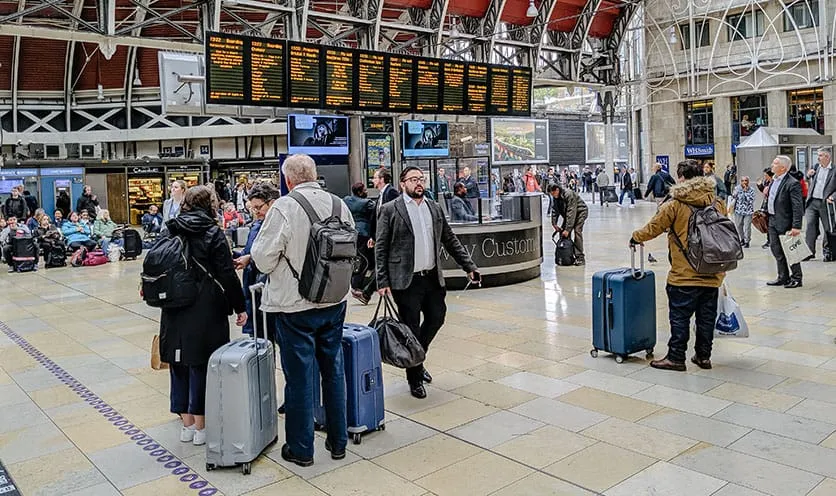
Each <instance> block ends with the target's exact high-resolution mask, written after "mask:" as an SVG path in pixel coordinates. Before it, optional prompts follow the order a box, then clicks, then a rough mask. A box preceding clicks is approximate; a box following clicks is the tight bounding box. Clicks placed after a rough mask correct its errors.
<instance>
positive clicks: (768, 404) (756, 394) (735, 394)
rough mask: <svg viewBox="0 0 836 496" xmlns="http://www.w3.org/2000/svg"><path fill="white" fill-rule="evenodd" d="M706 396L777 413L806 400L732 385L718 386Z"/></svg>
mask: <svg viewBox="0 0 836 496" xmlns="http://www.w3.org/2000/svg"><path fill="white" fill-rule="evenodd" d="M706 395H708V396H711V397H712V398H720V399H723V400H728V401H734V402H736V403H743V404H745V405H749V406H756V407H758V408H766V409H767V410H774V411H776V412H786V411H787V410H789V409H790V408H792V407H793V406H795V405H797V404H799V403H800V402H801V401H802V400H803V399H804V398H801V397H799V396H790V395H788V394H782V393H776V392H774V391H766V390H764V389H757V388H752V387H749V386H743V385H740V384H731V383H726V384H723V385H722V386H718V387H716V388H714V389H712V390H711V391H708V392H707V393H706Z"/></svg>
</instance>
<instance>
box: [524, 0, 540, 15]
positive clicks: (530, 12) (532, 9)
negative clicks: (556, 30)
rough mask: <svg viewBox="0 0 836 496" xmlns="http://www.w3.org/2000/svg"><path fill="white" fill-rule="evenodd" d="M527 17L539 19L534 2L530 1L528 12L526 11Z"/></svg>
mask: <svg viewBox="0 0 836 496" xmlns="http://www.w3.org/2000/svg"><path fill="white" fill-rule="evenodd" d="M525 15H526V17H537V7H536V6H535V5H534V0H528V10H526V11H525Z"/></svg>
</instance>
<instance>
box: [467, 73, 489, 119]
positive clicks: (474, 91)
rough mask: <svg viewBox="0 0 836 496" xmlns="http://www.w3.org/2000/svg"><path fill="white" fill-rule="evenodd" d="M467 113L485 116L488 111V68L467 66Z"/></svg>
mask: <svg viewBox="0 0 836 496" xmlns="http://www.w3.org/2000/svg"><path fill="white" fill-rule="evenodd" d="M466 88H467V94H466V97H467V112H466V113H468V114H484V113H487V111H488V66H487V65H484V64H467V87H466Z"/></svg>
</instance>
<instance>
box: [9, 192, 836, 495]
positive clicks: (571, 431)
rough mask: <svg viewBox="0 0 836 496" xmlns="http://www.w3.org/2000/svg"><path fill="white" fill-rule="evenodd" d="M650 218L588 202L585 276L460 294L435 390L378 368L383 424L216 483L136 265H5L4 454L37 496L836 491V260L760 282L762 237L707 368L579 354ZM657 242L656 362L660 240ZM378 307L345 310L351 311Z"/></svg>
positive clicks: (546, 271) (766, 269)
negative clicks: (155, 359) (726, 334)
mask: <svg viewBox="0 0 836 496" xmlns="http://www.w3.org/2000/svg"><path fill="white" fill-rule="evenodd" d="M653 208H654V207H653V205H652V204H649V203H643V204H640V205H639V206H638V208H635V209H629V210H628V209H618V208H616V207H614V206H613V207H609V208H607V209H602V208H600V207H599V206H597V205H596V206H593V207H591V213H590V219H589V222H588V223H587V229H586V231H587V236H586V239H587V244H588V252H589V254H588V260H589V265H588V266H586V267H585V268H560V269H559V270H558V271H557V275H556V274H555V268H554V267H553V266H552V264H551V263H549V260H550V259H551V257H552V249H551V247H550V246H549V245H550V243H547V253H546V263H545V264H544V266H543V276H542V278H541V279H539V280H535V281H531V282H528V283H525V284H520V285H516V286H513V287H506V288H495V289H485V290H473V291H468V292H467V293H465V294H460V293H451V294H450V295H448V298H447V302H448V305H449V308H450V312H449V314H448V318H447V324H446V326H445V327H444V328H443V329H442V331H441V332H440V334H439V336H438V339H437V340H436V341H435V343H434V345H433V348H432V349H431V351H430V353H429V358H428V361H427V368H428V369H429V370H430V371H431V372H432V374H433V375H434V377H435V381H434V383H433V384H432V386H430V387H429V388H428V389H429V397H428V398H427V399H425V400H416V399H414V398H412V397H410V396H409V394H408V391H407V388H406V384H405V382H404V379H403V373H402V372H401V371H398V370H395V369H392V368H389V367H386V373H385V386H386V402H387V403H386V409H387V422H388V423H387V429H386V431H384V432H378V433H373V434H370V435H367V436H366V437H365V438H364V439H363V443H362V444H361V445H359V446H355V445H350V446H349V450H350V452H349V454H348V456H347V457H346V459H345V460H344V461H342V462H333V461H332V460H330V458H328V457H327V456H325V455H326V454H327V453H326V452H325V450H324V449H323V442H322V440H321V439H320V440H319V441H317V454H316V463H315V465H313V466H312V467H309V468H304V469H302V468H299V467H296V466H288V465H287V464H286V463H284V462H283V461H282V460H281V457H280V456H279V452H278V449H277V447H273V448H271V449H270V450H269V452H268V453H267V454H266V456H262V457H261V458H259V460H258V461H257V462H256V463H255V465H254V467H253V472H252V475H249V476H243V475H241V473H240V471H237V470H218V471H214V472H210V473H207V472H205V470H204V463H205V458H204V456H205V455H204V451H203V450H202V449H199V448H195V447H193V446H191V445H187V444H182V443H180V442H179V441H178V439H177V437H178V427H177V421H176V420H175V418H174V417H173V416H172V415H171V414H170V413H168V411H167V409H168V408H167V407H168V404H167V403H168V374H167V372H155V371H152V370H150V368H149V367H148V360H149V357H148V349H149V345H150V343H151V337H152V335H153V334H154V333H155V331H156V329H157V324H156V318H157V312H156V311H155V310H153V309H151V308H148V307H146V306H145V305H144V304H142V302H141V301H139V298H138V294H137V279H138V277H137V274H138V271H139V267H140V263H138V262H124V263H118V264H109V265H106V266H102V267H92V268H80V269H70V268H67V269H53V270H49V271H45V270H43V269H42V270H41V271H40V272H38V273H36V274H5V273H3V274H2V275H0V321H2V322H3V323H4V324H5V327H2V328H0V330H2V332H0V460H2V462H3V464H4V465H5V466H6V467H7V468H8V469H9V470H10V472H11V475H12V477H13V478H14V479H15V481H16V483H17V484H18V485H19V486H20V488H21V491H22V493H23V494H25V495H26V496H35V495H50V496H51V495H84V496H96V495H113V494H126V495H156V494H159V495H176V494H191V495H198V494H199V495H202V496H209V495H212V494H226V495H239V494H250V495H271V494H284V495H296V496H301V495H323V494H330V495H395V494H397V495H403V496H407V495H416V496H419V495H424V494H438V495H455V496H463V495H471V494H472V495H485V494H494V495H508V496H520V495H547V494H548V495H572V496H574V495H591V494H605V495H607V496H641V495H656V494H665V495H677V496H708V495H713V496H754V495H760V496H762V495H773V496H795V495H798V496H801V495H811V496H833V495H836V345H834V343H833V339H834V337H836V294H835V293H834V292H833V290H832V288H833V287H834V286H833V282H832V281H833V278H834V276H836V264H824V263H822V262H820V261H816V262H810V263H808V264H805V265H804V270H805V279H804V288H803V289H800V290H792V291H790V290H785V289H783V288H777V289H774V288H768V287H766V286H765V285H764V283H765V282H766V281H767V280H769V279H772V278H773V277H774V274H775V272H774V271H775V269H774V263H773V261H772V258H771V257H770V256H769V254H768V253H767V251H766V250H762V249H761V248H760V244H761V243H762V242H763V241H762V236H760V235H757V237H756V239H755V240H754V241H753V242H752V246H756V248H752V249H749V250H747V252H746V259H745V261H744V262H743V263H742V264H741V266H740V269H738V270H737V271H735V272H734V273H732V274H731V275H730V277H729V280H728V282H729V287H730V289H731V291H732V292H733V294H734V295H735V297H736V298H737V299H738V301H739V302H740V304H741V305H742V307H743V310H744V313H745V315H746V318H747V319H748V322H749V325H750V327H751V331H752V336H751V337H750V338H749V339H745V340H730V339H726V340H718V341H716V342H715V353H714V356H713V359H714V365H715V368H714V369H713V370H709V371H705V370H699V369H696V368H695V367H689V370H688V372H687V373H670V372H661V371H656V370H653V369H650V368H648V366H647V365H648V362H647V360H645V359H644V357H643V356H638V357H636V358H632V359H630V360H628V361H627V362H625V363H624V364H621V365H618V364H616V363H615V362H614V360H613V359H612V358H611V357H607V356H604V355H603V354H602V356H600V357H599V358H597V359H593V358H591V357H590V356H589V348H590V337H589V335H590V331H589V329H590V296H591V288H590V278H591V275H592V273H593V272H594V271H596V270H601V269H603V268H610V267H617V266H621V265H624V264H625V262H626V261H627V256H628V255H627V250H626V248H625V244H626V240H627V239H628V237H629V232H630V230H631V229H632V228H634V227H636V226H638V225H640V224H641V223H642V222H643V220H645V219H647V218H648V217H649V216H650V215H651V214H652V212H653ZM649 248H651V249H652V250H653V253H654V255H655V256H656V258H658V259H659V260H662V262H660V263H657V264H655V265H653V266H652V269H653V270H654V271H655V272H656V277H657V282H656V289H657V301H658V312H657V319H658V329H659V339H660V344H659V345H658V347H657V354H658V355H660V356H661V355H663V354H664V350H665V346H664V343H665V342H666V340H667V323H666V313H667V312H666V298H665V296H664V278H665V273H666V270H667V264H666V263H665V262H664V260H665V258H666V257H665V255H666V253H665V251H666V248H665V243H664V240H657V241H654V242H652V243H650V244H649ZM3 272H5V271H3ZM372 310H373V307H361V306H359V305H357V304H354V303H353V302H352V304H351V307H350V319H349V320H351V321H354V322H367V321H368V320H369V318H370V315H371V311H372ZM689 365H690V364H689ZM279 380H280V381H281V375H279ZM280 436H281V435H280ZM279 445H280V444H279Z"/></svg>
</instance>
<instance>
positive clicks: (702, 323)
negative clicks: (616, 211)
mask: <svg viewBox="0 0 836 496" xmlns="http://www.w3.org/2000/svg"><path fill="white" fill-rule="evenodd" d="M676 172H677V176H678V178H679V182H678V184H676V185H674V186H673V187H671V190H670V194H671V199H670V200H668V201H666V202H665V203H663V204H662V205H661V206H660V207H659V210H658V212H657V213H656V215H655V216H654V217H653V218H652V219H650V222H648V223H647V225H646V226H644V227H643V228H641V229H639V230H638V231H635V232H633V237H632V238H631V239H630V244H632V245H634V244H643V243H644V242H645V241H650V240H651V239H653V238H656V237H657V236H659V235H661V234H662V233H664V232H667V233H668V252H669V259H670V263H671V270H670V272H669V273H668V283H667V286H666V288H665V289H666V291H667V293H668V309H669V315H670V324H671V339H670V341H668V355H667V356H666V357H665V358H663V359H661V360H654V361H652V362H650V366H651V367H653V368H657V369H664V370H677V371H684V370H685V352H686V350H687V348H688V338H689V332H690V327H691V317H692V316H694V315H696V324H697V332H696V334H697V335H696V340H695V343H694V351H695V354H694V356H693V357H692V358H691V361H692V362H693V363H694V364H696V365H697V366H699V367H700V368H703V369H710V368H711V345H712V343H713V341H714V323H715V320H716V318H717V294H718V288H719V287H720V286H721V285H722V284H723V279H724V278H725V273H719V274H699V273H697V271H695V270H694V268H693V267H691V264H690V263H689V262H688V259H687V258H686V257H685V254H684V253H683V250H681V249H680V248H679V246H677V244H676V241H675V240H674V236H676V237H678V238H679V240H680V241H681V242H682V246H683V247H684V248H685V250H687V249H688V220H689V219H690V218H691V209H690V208H689V205H690V206H693V207H697V208H704V207H707V206H709V205H712V204H714V205H715V206H716V207H717V209H719V210H720V212H721V213H723V214H725V205H724V203H723V202H722V200H719V199H718V197H717V194H716V191H715V188H716V186H717V184H716V182H715V180H714V178H713V177H711V176H708V177H706V176H703V170H702V167H700V165H699V164H698V163H697V162H696V161H694V160H685V161H682V162H680V163H679V164H678V165H677V168H676Z"/></svg>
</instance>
